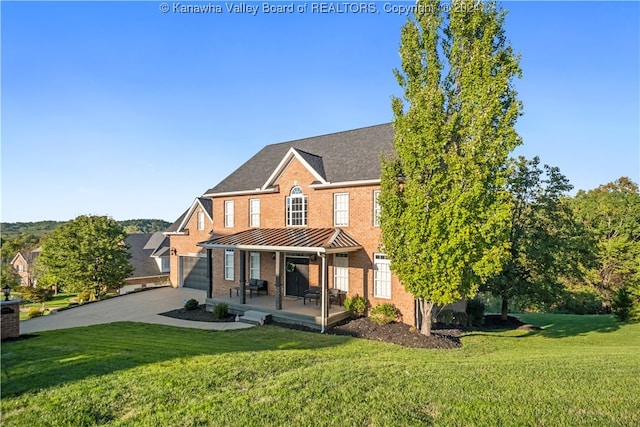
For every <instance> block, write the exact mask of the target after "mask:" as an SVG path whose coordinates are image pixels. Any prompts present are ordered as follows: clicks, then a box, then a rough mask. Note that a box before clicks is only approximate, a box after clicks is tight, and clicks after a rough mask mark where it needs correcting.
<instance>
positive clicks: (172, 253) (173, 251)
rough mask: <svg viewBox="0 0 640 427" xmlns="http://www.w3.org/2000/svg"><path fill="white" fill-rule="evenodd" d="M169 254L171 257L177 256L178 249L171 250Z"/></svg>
mask: <svg viewBox="0 0 640 427" xmlns="http://www.w3.org/2000/svg"><path fill="white" fill-rule="evenodd" d="M169 253H170V254H171V255H175V254H177V253H178V251H177V250H176V248H171V249H170V250H169Z"/></svg>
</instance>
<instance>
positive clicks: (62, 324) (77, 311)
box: [20, 287, 252, 334]
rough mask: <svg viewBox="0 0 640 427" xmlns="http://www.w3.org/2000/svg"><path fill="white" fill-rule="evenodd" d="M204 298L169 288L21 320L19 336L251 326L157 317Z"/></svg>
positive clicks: (190, 291)
mask: <svg viewBox="0 0 640 427" xmlns="http://www.w3.org/2000/svg"><path fill="white" fill-rule="evenodd" d="M205 297H206V293H205V291H199V290H197V289H188V288H170V287H166V288H157V289H151V290H148V291H144V292H137V293H132V294H127V295H123V296H119V297H116V298H111V299H108V300H104V301H99V302H94V303H92V304H86V305H81V306H79V307H76V308H72V309H70V310H63V311H61V312H59V313H54V314H50V315H48V316H42V317H36V318H33V319H29V320H23V321H21V322H20V333H21V334H30V333H33V332H42V331H50V330H53V329H67V328H75V327H78V326H90V325H99V324H102V323H112V322H143V323H156V324H159V325H170V326H179V327H183V328H194V329H209V330H215V331H223V330H230V329H244V328H250V327H252V325H248V324H246V323H241V322H220V323H217V322H194V321H190V320H181V319H174V318H172V317H166V316H160V315H159V314H158V313H164V312H166V311H170V310H175V309H177V308H181V307H182V306H183V304H184V300H188V299H191V298H193V299H196V300H198V301H199V302H200V303H201V304H202V303H204V299H205Z"/></svg>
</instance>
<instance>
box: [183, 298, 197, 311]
mask: <svg viewBox="0 0 640 427" xmlns="http://www.w3.org/2000/svg"><path fill="white" fill-rule="evenodd" d="M199 305H200V303H199V302H198V301H197V300H195V299H193V298H191V299H190V300H189V301H187V302H185V303H184V308H185V310H187V311H191V310H196V309H197V308H198V306H199Z"/></svg>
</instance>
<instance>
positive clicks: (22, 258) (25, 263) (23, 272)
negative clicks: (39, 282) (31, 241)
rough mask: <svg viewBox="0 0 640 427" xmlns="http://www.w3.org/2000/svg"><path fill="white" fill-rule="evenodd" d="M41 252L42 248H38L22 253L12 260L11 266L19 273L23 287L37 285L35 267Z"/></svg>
mask: <svg viewBox="0 0 640 427" xmlns="http://www.w3.org/2000/svg"><path fill="white" fill-rule="evenodd" d="M41 251H42V248H36V249H34V250H32V251H20V252H18V253H17V254H16V256H14V257H13V259H12V260H11V266H12V267H13V268H14V269H15V270H16V271H17V272H18V276H20V285H21V286H35V285H36V279H35V277H34V271H33V269H34V267H35V261H36V259H37V258H38V255H40V252H41Z"/></svg>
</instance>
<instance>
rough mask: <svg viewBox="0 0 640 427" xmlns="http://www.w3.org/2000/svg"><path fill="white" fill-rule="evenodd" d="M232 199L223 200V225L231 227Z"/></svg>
mask: <svg viewBox="0 0 640 427" xmlns="http://www.w3.org/2000/svg"><path fill="white" fill-rule="evenodd" d="M233 211H234V207H233V200H225V202H224V226H225V227H233Z"/></svg>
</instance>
